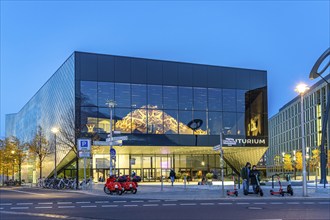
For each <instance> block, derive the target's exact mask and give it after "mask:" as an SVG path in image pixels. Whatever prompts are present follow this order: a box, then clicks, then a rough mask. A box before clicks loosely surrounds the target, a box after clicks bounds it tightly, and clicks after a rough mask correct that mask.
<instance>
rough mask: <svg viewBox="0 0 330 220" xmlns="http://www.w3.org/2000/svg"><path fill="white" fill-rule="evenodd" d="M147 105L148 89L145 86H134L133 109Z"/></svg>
mask: <svg viewBox="0 0 330 220" xmlns="http://www.w3.org/2000/svg"><path fill="white" fill-rule="evenodd" d="M146 105H147V87H146V85H143V84H132V108H141V107H142V106H146Z"/></svg>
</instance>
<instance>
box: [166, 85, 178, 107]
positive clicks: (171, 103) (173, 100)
mask: <svg viewBox="0 0 330 220" xmlns="http://www.w3.org/2000/svg"><path fill="white" fill-rule="evenodd" d="M163 94H164V95H163V97H164V109H178V87H177V86H163Z"/></svg>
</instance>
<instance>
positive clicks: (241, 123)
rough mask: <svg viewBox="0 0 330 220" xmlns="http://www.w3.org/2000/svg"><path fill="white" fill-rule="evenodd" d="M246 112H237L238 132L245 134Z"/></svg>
mask: <svg viewBox="0 0 330 220" xmlns="http://www.w3.org/2000/svg"><path fill="white" fill-rule="evenodd" d="M245 130H246V128H245V113H237V134H238V135H245Z"/></svg>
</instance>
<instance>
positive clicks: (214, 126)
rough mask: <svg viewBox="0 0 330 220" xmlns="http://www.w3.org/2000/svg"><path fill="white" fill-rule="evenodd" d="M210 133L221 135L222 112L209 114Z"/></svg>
mask: <svg viewBox="0 0 330 220" xmlns="http://www.w3.org/2000/svg"><path fill="white" fill-rule="evenodd" d="M208 116H209V120H208V133H209V134H210V135H219V134H220V129H221V128H222V112H209V114H208Z"/></svg>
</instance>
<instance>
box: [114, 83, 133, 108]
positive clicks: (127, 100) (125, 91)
mask: <svg viewBox="0 0 330 220" xmlns="http://www.w3.org/2000/svg"><path fill="white" fill-rule="evenodd" d="M115 101H116V106H117V107H126V108H130V107H131V85H130V84H127V83H116V84H115Z"/></svg>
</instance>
